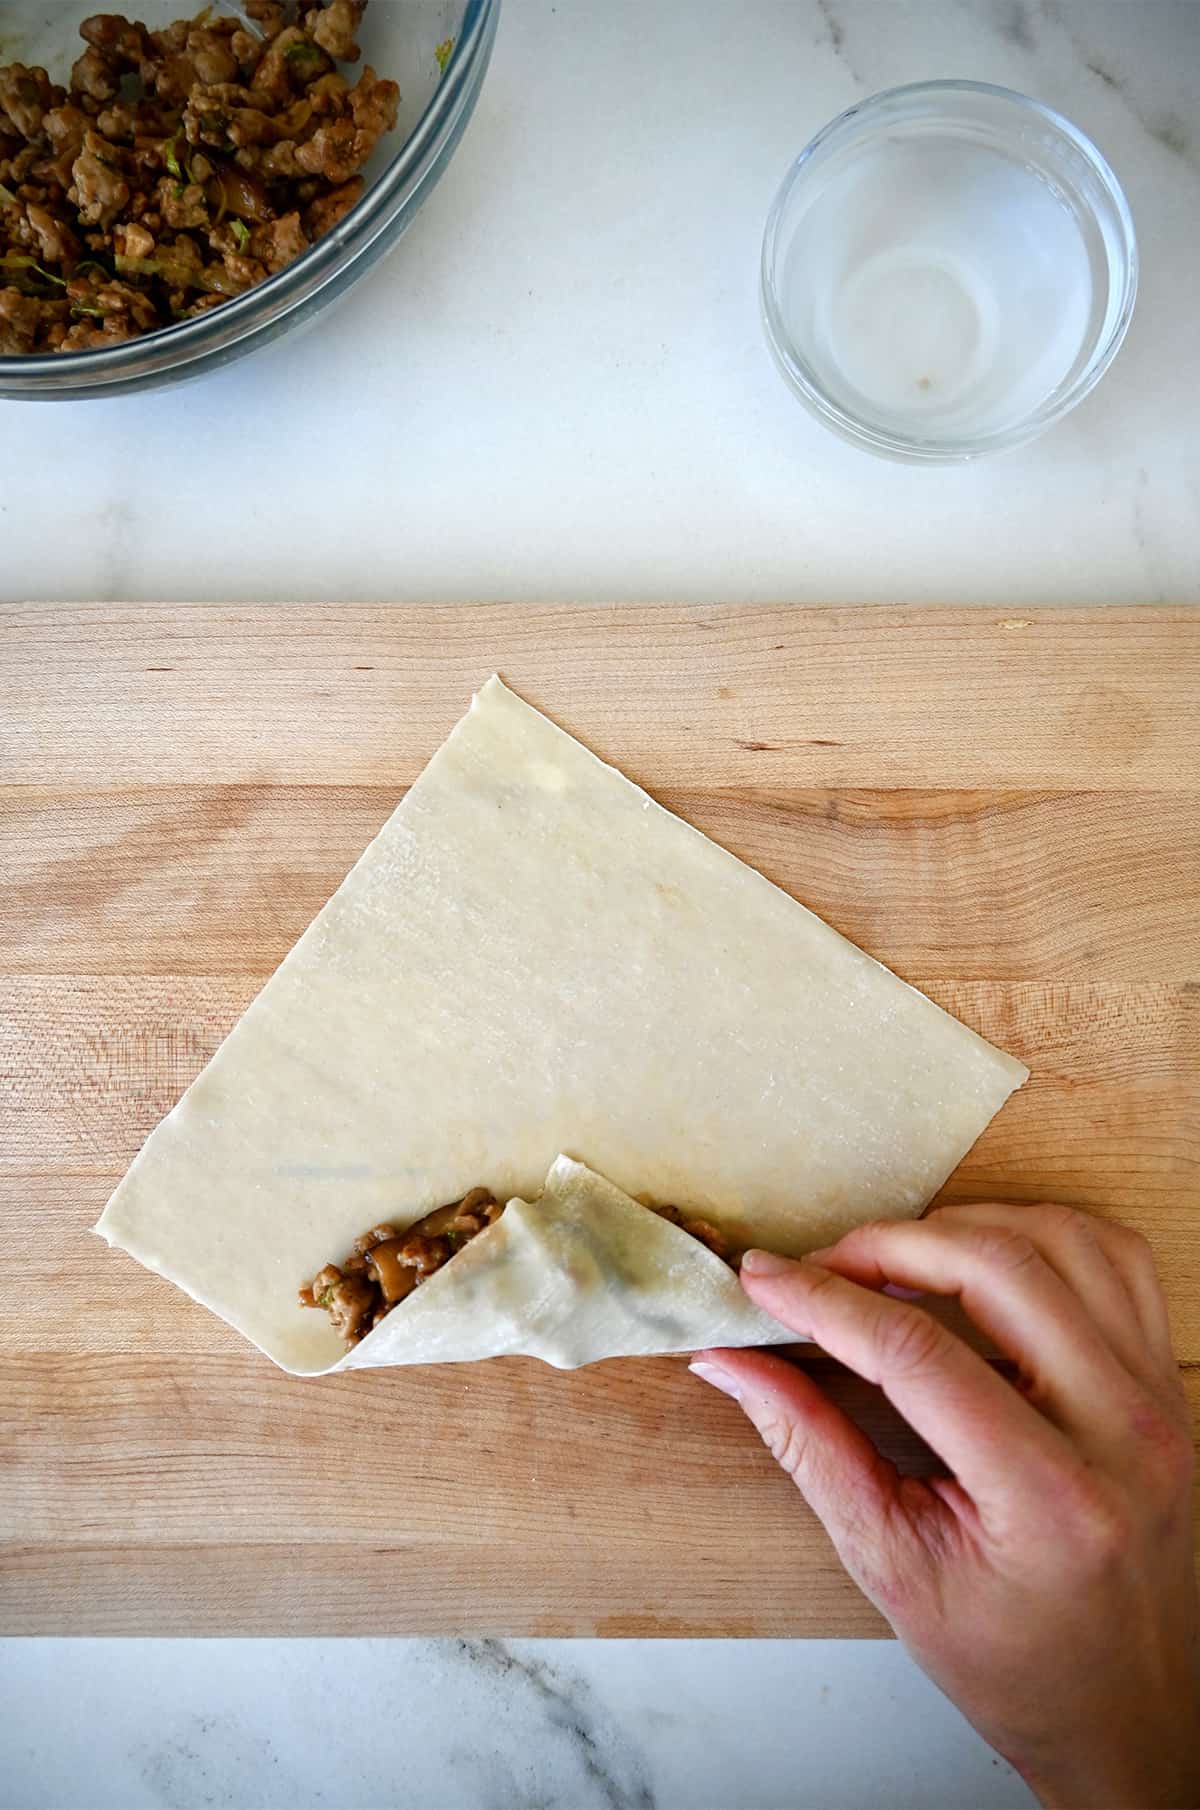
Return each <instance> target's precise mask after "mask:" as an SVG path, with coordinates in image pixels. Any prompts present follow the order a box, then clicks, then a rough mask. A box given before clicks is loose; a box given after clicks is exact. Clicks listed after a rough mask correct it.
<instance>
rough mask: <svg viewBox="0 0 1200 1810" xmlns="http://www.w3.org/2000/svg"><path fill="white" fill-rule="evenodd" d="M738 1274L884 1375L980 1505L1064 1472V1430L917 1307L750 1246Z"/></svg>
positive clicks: (786, 1315) (764, 1299) (792, 1322)
mask: <svg viewBox="0 0 1200 1810" xmlns="http://www.w3.org/2000/svg"><path fill="white" fill-rule="evenodd" d="M741 1273H742V1286H743V1287H744V1289H745V1290H746V1293H747V1294H748V1295H749V1296H750V1298H751V1300H752V1301H755V1302H756V1303H757V1304H758V1306H759V1307H762V1308H764V1309H765V1310H766V1312H767V1313H769V1314H771V1315H773V1316H774V1318H775V1319H777V1320H779V1321H780V1322H781V1323H782V1324H783V1325H784V1326H790V1327H791V1328H792V1329H793V1330H794V1331H795V1332H798V1333H803V1334H806V1335H807V1336H809V1337H810V1338H813V1339H815V1340H816V1342H817V1344H818V1345H820V1346H821V1347H822V1348H823V1349H824V1350H825V1351H828V1352H829V1353H830V1355H831V1356H832V1357H835V1358H837V1359H838V1360H839V1361H840V1362H841V1363H843V1364H847V1365H848V1366H849V1367H850V1369H851V1370H854V1371H857V1373H858V1375H859V1376H862V1377H865V1378H866V1380H867V1381H868V1382H872V1383H878V1385H879V1386H880V1388H881V1389H882V1390H883V1392H884V1394H885V1395H886V1396H887V1398H888V1400H889V1401H890V1402H891V1403H892V1405H893V1406H894V1407H896V1408H897V1409H899V1411H900V1413H901V1414H903V1416H904V1418H905V1419H906V1420H907V1421H908V1423H909V1425H910V1426H911V1427H913V1428H914V1430H915V1431H916V1432H918V1433H919V1434H920V1435H921V1437H922V1439H924V1441H925V1443H926V1444H927V1445H928V1446H930V1447H931V1448H932V1450H933V1451H935V1452H936V1453H937V1454H938V1456H939V1458H941V1459H942V1460H943V1461H944V1463H946V1464H947V1465H948V1466H949V1467H950V1469H951V1470H952V1471H953V1472H954V1474H955V1476H956V1477H957V1478H958V1479H959V1482H960V1483H961V1484H962V1485H963V1487H964V1489H966V1490H967V1492H968V1493H969V1494H970V1495H971V1497H972V1498H973V1499H974V1500H975V1502H977V1503H978V1504H979V1506H980V1508H981V1509H986V1508H989V1507H995V1508H1003V1507H1006V1506H1009V1505H1011V1504H1012V1503H1013V1502H1014V1500H1015V1498H1016V1497H1017V1496H1018V1494H1019V1495H1020V1496H1022V1497H1023V1498H1026V1499H1027V1497H1028V1491H1029V1482H1030V1478H1031V1474H1032V1476H1033V1477H1034V1478H1037V1477H1038V1476H1041V1475H1043V1474H1045V1473H1048V1472H1049V1471H1051V1470H1054V1471H1057V1472H1058V1473H1060V1474H1061V1470H1062V1466H1063V1462H1064V1460H1065V1459H1067V1458H1069V1457H1070V1453H1071V1448H1070V1446H1069V1444H1068V1442H1067V1440H1066V1438H1065V1437H1064V1435H1063V1434H1062V1433H1060V1432H1059V1431H1058V1429H1057V1428H1056V1427H1053V1426H1051V1424H1050V1422H1049V1421H1048V1420H1045V1419H1043V1417H1042V1416H1041V1415H1040V1414H1039V1413H1038V1412H1037V1410H1036V1409H1035V1408H1033V1407H1031V1406H1030V1404H1029V1403H1028V1402H1027V1401H1025V1400H1024V1399H1023V1398H1022V1396H1020V1395H1019V1394H1018V1393H1017V1391H1016V1390H1015V1389H1014V1388H1013V1387H1012V1386H1011V1384H1009V1383H1007V1382H1006V1381H1005V1380H1004V1378H1003V1377H1001V1376H999V1375H997V1373H996V1371H994V1370H993V1369H991V1367H990V1366H989V1365H988V1364H986V1363H985V1362H984V1360H983V1359H982V1358H981V1357H979V1356H978V1354H977V1353H976V1352H974V1351H972V1350H971V1349H970V1348H969V1346H967V1345H964V1344H963V1342H962V1340H961V1339H958V1338H956V1337H955V1336H954V1334H953V1333H952V1332H949V1331H948V1330H947V1329H946V1327H944V1326H942V1325H941V1324H940V1322H939V1321H937V1320H935V1319H933V1318H932V1317H931V1316H930V1315H929V1314H927V1313H925V1312H923V1311H922V1309H921V1308H919V1307H915V1306H913V1305H912V1303H910V1302H907V1301H897V1300H895V1299H894V1298H893V1297H891V1296H890V1295H881V1294H877V1293H875V1291H874V1290H872V1289H869V1288H863V1287H861V1286H860V1285H859V1284H858V1283H857V1282H848V1281H847V1280H846V1279H845V1278H844V1277H843V1276H838V1275H835V1274H834V1272H833V1271H832V1270H825V1269H821V1268H819V1267H818V1266H817V1265H816V1264H813V1263H797V1262H793V1261H791V1260H790V1259H788V1258H786V1257H776V1256H775V1255H774V1254H773V1253H771V1252H767V1251H747V1253H746V1255H745V1257H744V1258H743V1259H742V1272H741Z"/></svg>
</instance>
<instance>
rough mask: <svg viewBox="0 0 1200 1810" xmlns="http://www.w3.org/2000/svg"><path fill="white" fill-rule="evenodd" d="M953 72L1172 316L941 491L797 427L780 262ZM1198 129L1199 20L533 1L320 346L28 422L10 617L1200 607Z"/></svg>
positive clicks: (1109, 5) (33, 408) (1146, 323)
mask: <svg viewBox="0 0 1200 1810" xmlns="http://www.w3.org/2000/svg"><path fill="white" fill-rule="evenodd" d="M376 3H377V4H394V3H396V0H376ZM418 3H419V0H418ZM946 75H967V76H971V77H975V78H979V79H983V80H988V81H994V82H1000V83H1005V84H1008V85H1010V86H1013V87H1017V88H1020V89H1023V90H1025V91H1027V92H1028V93H1030V94H1032V95H1035V96H1036V97H1038V98H1039V99H1041V100H1044V101H1047V102H1049V103H1051V104H1053V105H1055V106H1057V107H1059V108H1060V109H1062V110H1063V111H1064V112H1066V113H1067V114H1068V115H1069V116H1070V117H1071V118H1072V119H1074V120H1075V121H1076V122H1077V123H1078V124H1079V125H1080V126H1082V127H1083V129H1084V130H1085V131H1087V132H1089V133H1091V134H1092V135H1093V136H1094V137H1095V139H1096V140H1097V142H1098V143H1099V145H1100V147H1101V149H1102V150H1103V151H1104V152H1105V153H1106V154H1107V155H1108V157H1109V158H1110V160H1111V162H1112V163H1113V165H1114V167H1115V168H1116V171H1117V174H1118V176H1119V177H1120V179H1121V181H1122V182H1123V184H1124V186H1125V188H1126V191H1127V193H1128V195H1129V199H1130V204H1131V206H1132V209H1133V214H1134V218H1135V221H1136V224H1137V230H1138V234H1139V239H1140V245H1141V254H1142V284H1141V293H1140V297H1139V301H1138V306H1137V312H1136V315H1135V318H1134V322H1133V326H1132V328H1131V331H1130V334H1129V338H1128V340H1127V341H1126V344H1125V346H1124V348H1123V350H1122V351H1121V353H1120V355H1119V357H1118V359H1117V361H1116V363H1115V364H1114V366H1113V368H1112V370H1111V371H1110V372H1109V373H1108V375H1107V376H1106V378H1105V379H1104V381H1103V382H1102V383H1101V385H1100V386H1099V388H1098V389H1097V390H1096V391H1095V393H1094V394H1093V395H1092V396H1091V397H1090V398H1089V399H1088V401H1087V402H1085V403H1084V404H1083V405H1082V407H1081V408H1079V409H1078V410H1077V411H1076V412H1075V414H1074V415H1072V416H1071V417H1069V418H1068V420H1067V421H1065V422H1063V423H1062V424H1060V426H1059V427H1058V428H1057V429H1055V430H1054V431H1053V432H1052V433H1050V434H1049V435H1047V436H1046V437H1045V438H1044V439H1042V440H1041V441H1039V442H1037V443H1035V444H1034V445H1032V446H1030V447H1027V448H1024V449H1021V450H1019V451H1017V452H1015V453H1012V454H1009V455H1007V456H1005V457H1003V458H1000V459H996V460H992V461H985V462H983V463H982V464H979V465H976V466H972V467H967V468H951V469H944V468H939V469H935V470H922V469H913V468H909V467H905V466H900V465H889V464H886V463H884V462H882V461H878V460H875V459H873V458H872V457H870V456H869V455H867V454H864V453H861V452H858V451H856V450H855V449H854V448H852V447H849V446H844V445H842V444H841V443H840V442H839V441H838V440H836V439H834V438H833V437H832V436H831V435H829V434H828V433H826V431H825V430H824V429H823V428H821V427H820V426H819V424H818V423H816V422H815V421H814V420H812V419H811V418H810V417H809V416H808V414H807V413H806V411H805V410H804V409H803V408H802V407H801V406H800V404H799V403H798V402H796V401H795V400H794V398H793V397H792V396H791V394H790V393H789V391H788V390H787V389H786V388H785V387H784V385H783V383H782V381H781V380H780V378H779V377H778V375H777V374H776V372H775V370H774V368H773V366H772V364H771V362H770V359H769V358H768V356H767V353H766V351H765V348H764V345H763V340H762V334H761V331H760V327H759V322H758V310H757V265H758V252H759V245H760V240H761V235H762V227H763V221H764V218H765V215H766V211H767V207H768V204H769V202H770V200H771V198H772V196H773V194H774V191H775V189H776V187H777V185H778V182H779V180H780V178H781V177H782V175H783V172H784V170H785V168H786V166H787V165H788V163H789V162H790V160H791V159H792V157H793V156H794V155H795V154H796V152H797V151H798V150H799V149H800V148H801V146H802V145H803V144H804V143H805V142H806V140H807V139H808V138H809V137H810V136H811V135H812V133H813V132H814V130H816V128H817V127H819V126H820V125H821V124H823V123H824V121H825V120H827V119H828V118H829V117H830V116H831V115H833V114H835V113H837V112H838V111H840V110H841V109H842V108H843V107H845V106H848V105H849V104H850V103H851V102H853V101H854V100H855V99H857V98H860V97H861V96H863V95H864V94H867V93H870V92H872V91H874V90H876V89H879V88H885V87H890V86H892V85H894V84H896V83H900V82H906V81H912V80H918V79H922V78H926V77H933V76H946ZM1198 122H1200V6H1198V5H1196V4H1195V0H686V3H685V0H505V5H504V13H503V17H502V19H501V25H500V33H499V37H498V40H497V47H496V54H495V59H494V62H493V66H492V69H491V71H490V73H489V75H488V79H487V82H486V83H485V86H484V91H483V94H482V97H481V100H480V103H479V108H478V112H477V114H476V117H475V119H474V121H473V122H472V125H471V127H470V130H469V132H468V134H467V137H466V139H465V140H464V142H463V144H462V146H461V147H460V149H459V151H458V153H457V155H456V157H455V160H454V162H453V164H452V165H451V167H450V169H449V171H448V173H447V174H446V177H445V179H444V180H443V182H442V184H441V185H440V187H439V188H438V189H437V191H436V192H435V194H434V196H433V198H432V199H431V200H430V202H429V203H428V205H427V206H426V208H425V209H424V211H423V213H422V214H421V215H420V217H419V218H418V219H417V221H416V223H415V224H414V226H413V227H412V229H411V231H410V232H409V233H408V235H407V236H406V237H405V238H404V239H403V240H402V241H401V244H400V246H399V247H398V249H397V250H396V252H395V253H394V255H393V257H392V258H391V259H390V260H389V262H388V263H387V264H386V265H385V266H384V267H383V268H382V269H378V270H376V271H375V272H373V273H372V274H371V276H370V278H369V280H368V281H366V282H365V283H364V284H363V285H361V286H360V287H359V288H358V289H356V290H355V291H354V292H353V294H352V295H351V296H350V297H349V299H348V300H347V301H346V302H345V303H344V304H343V306H342V307H341V309H340V311H339V312H338V313H336V314H335V315H334V316H333V317H332V318H331V319H328V320H327V321H325V322H324V323H323V324H322V325H321V327H320V328H319V329H318V330H317V332H316V333H315V334H312V335H309V336H308V337H307V338H305V339H303V340H301V341H300V342H299V343H298V344H297V345H293V344H291V342H287V341H285V342H284V343H282V344H281V345H277V346H275V347H272V348H269V349H268V350H267V351H266V352H264V353H260V354H256V355H255V356H254V357H253V358H252V359H251V361H250V362H243V363H241V364H238V365H236V366H234V367H232V368H231V369H229V370H228V371H225V372H223V373H219V374H217V375H216V376H214V377H212V378H210V379H208V380H205V381H203V382H202V383H200V384H198V385H197V384H193V385H191V386H188V387H186V388H183V389H178V390H174V391H165V392H157V393H154V394H151V395H147V396H135V397H130V398H128V399H121V400H118V401H110V402H87V403H77V404H66V403H58V404H44V403H25V404H15V403H9V404H0V423H2V440H3V445H2V448H0V545H2V549H3V562H2V571H3V589H4V593H5V594H6V595H8V596H17V597H31V598H39V599H40V598H49V597H61V598H73V599H77V598H98V599H103V600H109V599H122V598H124V599H156V600H157V599H176V598H184V597H203V598H206V599H210V600H217V601H223V600H227V599H243V598H257V599H267V600H274V599H281V600H286V599H289V598H304V599H310V600H325V599H339V598H343V599H354V600H363V599H376V598H400V599H406V600H410V601H413V600H427V599H439V600H440V599H447V600H451V601H454V600H461V599H495V598H498V597H503V598H514V597H515V598H520V599H522V600H525V599H528V600H538V599H542V600H546V599H548V600H557V601H562V600H567V599H580V600H585V601H606V600H610V599H619V600H635V601H644V600H658V599H664V598H665V599H673V600H690V601H694V602H706V601H726V600H729V601H738V600H743V599H749V600H755V601H764V600H772V601H776V600H797V601H804V602H812V603H820V602H867V603H870V602H894V601H905V602H925V603H930V602H939V601H950V602H968V603H969V602H983V603H989V604H1001V605H1015V604H1021V603H1054V602H1060V601H1061V602H1068V601H1069V602H1075V603H1096V602H1100V603H1103V602H1124V603H1137V602H1152V601H1164V600H1168V601H1172V602H1194V601H1197V600H1200V552H1198V549H1200V458H1198V451H1200V447H1198V442H1200V435H1198V432H1197V426H1196V417H1197V395H1198V393H1200V359H1198V353H1197V343H1198V342H1197V334H1196V326H1195V313H1196V297H1197V295H1198V294H1200V231H1198V230H1197V222H1198V221H1200V123H1198ZM331 454H332V456H331ZM51 473H53V481H50V474H51ZM64 495H65V496H66V497H67V498H68V499H69V501H70V511H71V514H70V523H69V531H67V532H64V525H63V498H64Z"/></svg>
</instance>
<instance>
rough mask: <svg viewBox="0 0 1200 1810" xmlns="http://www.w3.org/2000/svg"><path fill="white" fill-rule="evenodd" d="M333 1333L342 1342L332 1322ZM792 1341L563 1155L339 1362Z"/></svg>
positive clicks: (694, 1250)
mask: <svg viewBox="0 0 1200 1810" xmlns="http://www.w3.org/2000/svg"><path fill="white" fill-rule="evenodd" d="M330 1338H331V1341H332V1343H333V1344H334V1345H337V1344H339V1343H340V1342H339V1341H338V1340H337V1337H336V1334H334V1333H333V1332H332V1329H330ZM795 1338H796V1334H795V1333H794V1332H788V1331H787V1330H786V1328H784V1327H782V1326H780V1325H779V1324H778V1323H777V1322H776V1321H775V1320H772V1319H771V1318H770V1317H769V1316H768V1315H767V1314H764V1313H762V1312H760V1310H759V1309H758V1308H757V1307H755V1306H753V1304H752V1303H751V1302H750V1301H749V1300H748V1299H747V1297H746V1296H745V1295H744V1294H743V1292H742V1289H741V1286H740V1284H739V1282H738V1279H737V1277H736V1276H735V1275H734V1273H733V1271H732V1270H731V1269H730V1267H729V1265H728V1264H727V1263H724V1262H722V1260H721V1258H720V1257H717V1256H715V1255H714V1254H713V1252H712V1251H710V1250H708V1249H707V1248H706V1247H705V1246H704V1245H703V1244H701V1243H700V1242H699V1240H698V1239H696V1238H693V1237H692V1236H691V1235H690V1233H688V1232H685V1231H683V1230H681V1228H680V1227H679V1226H676V1225H672V1224H671V1223H670V1222H669V1221H668V1220H665V1219H660V1218H659V1217H658V1215H657V1214H655V1213H653V1212H651V1211H650V1209H649V1208H647V1207H643V1206H640V1205H639V1204H638V1202H637V1201H635V1200H631V1199H630V1197H629V1196H628V1194H625V1193H623V1192H622V1191H621V1189H620V1188H617V1187H614V1186H613V1184H612V1183H611V1182H609V1181H605V1179H604V1177H603V1176H601V1175H596V1174H595V1173H594V1171H592V1170H591V1169H588V1168H587V1167H586V1166H585V1165H584V1164H583V1163H577V1162H574V1161H572V1159H571V1158H570V1157H567V1156H560V1157H558V1158H557V1160H556V1161H555V1163H554V1165H553V1167H552V1168H551V1170H550V1173H549V1175H548V1176H547V1177H546V1185H545V1188H544V1189H543V1191H542V1193H541V1195H540V1196H539V1197H538V1199H537V1200H534V1201H527V1200H520V1199H515V1200H511V1201H509V1203H508V1205H507V1207H506V1208H505V1210H504V1213H503V1214H502V1215H501V1217H500V1219H499V1220H497V1222H496V1224H495V1225H494V1226H492V1227H491V1228H490V1229H489V1230H488V1231H486V1232H483V1233H481V1234H480V1235H479V1236H478V1237H477V1238H474V1239H472V1241H471V1243H470V1244H468V1245H467V1246H466V1247H465V1249H463V1250H462V1251H460V1252H459V1254H458V1256H457V1257H455V1258H453V1260H452V1261H451V1262H450V1263H448V1264H447V1265H446V1266H445V1268H444V1269H441V1270H439V1271H438V1272H437V1274H436V1275H434V1276H431V1277H430V1279H429V1281H428V1282H426V1283H425V1284H424V1285H423V1286H422V1287H421V1288H419V1289H417V1290H416V1292H415V1293H414V1294H412V1295H410V1296H409V1298H408V1300H407V1301H402V1302H401V1303H400V1305H399V1306H398V1307H394V1308H393V1309H392V1311H391V1313H390V1314H389V1315H388V1316H387V1318H386V1320H384V1321H383V1322H382V1324H381V1325H379V1326H377V1327H376V1329H375V1331H374V1332H372V1333H369V1334H368V1336H367V1337H366V1338H365V1339H364V1340H363V1341H362V1343H361V1344H360V1345H356V1346H355V1347H354V1349H353V1350H352V1351H351V1352H349V1353H348V1354H347V1356H345V1357H344V1358H342V1359H341V1361H340V1363H338V1364H337V1365H336V1366H335V1368H337V1369H339V1370H340V1369H364V1368H371V1367H374V1366H378V1365H384V1364H456V1363H464V1362H467V1361H469V1360H472V1359H475V1358H487V1357H511V1356H518V1355H520V1356H525V1357H537V1358H542V1359H543V1360H544V1362H546V1363H547V1364H553V1365H554V1366H555V1368H556V1369H558V1370H574V1369H576V1368H578V1366H579V1365H581V1364H591V1363H594V1362H595V1361H596V1360H597V1359H598V1358H605V1357H614V1356H623V1357H652V1356H654V1355H656V1354H659V1353H664V1352H674V1351H695V1350H696V1349H697V1348H698V1347H699V1346H702V1345H777V1344H781V1343H785V1342H787V1341H789V1340H795Z"/></svg>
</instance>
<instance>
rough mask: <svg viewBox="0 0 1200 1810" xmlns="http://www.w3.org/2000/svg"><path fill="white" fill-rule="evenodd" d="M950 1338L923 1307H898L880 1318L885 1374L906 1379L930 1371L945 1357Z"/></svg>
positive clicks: (880, 1351)
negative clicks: (947, 1339)
mask: <svg viewBox="0 0 1200 1810" xmlns="http://www.w3.org/2000/svg"><path fill="white" fill-rule="evenodd" d="M946 1337H947V1335H946V1333H945V1332H944V1331H943V1330H942V1328H941V1327H940V1326H939V1325H938V1323H937V1321H936V1320H933V1319H931V1318H930V1316H929V1315H928V1314H927V1313H923V1312H922V1310H921V1309H920V1308H919V1307H912V1306H909V1305H907V1304H906V1305H900V1304H897V1305H896V1306H895V1308H894V1309H893V1310H892V1311H891V1312H888V1313H884V1314H881V1315H880V1318H879V1323H878V1326H877V1329H876V1345H877V1348H878V1355H879V1366H880V1372H881V1374H882V1375H884V1376H890V1377H903V1376H913V1375H915V1374H917V1373H918V1372H920V1371H922V1370H928V1369H929V1368H930V1366H931V1365H933V1364H936V1362H937V1360H938V1358H939V1357H940V1356H941V1354H942V1350H943V1347H944V1345H945V1341H946Z"/></svg>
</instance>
